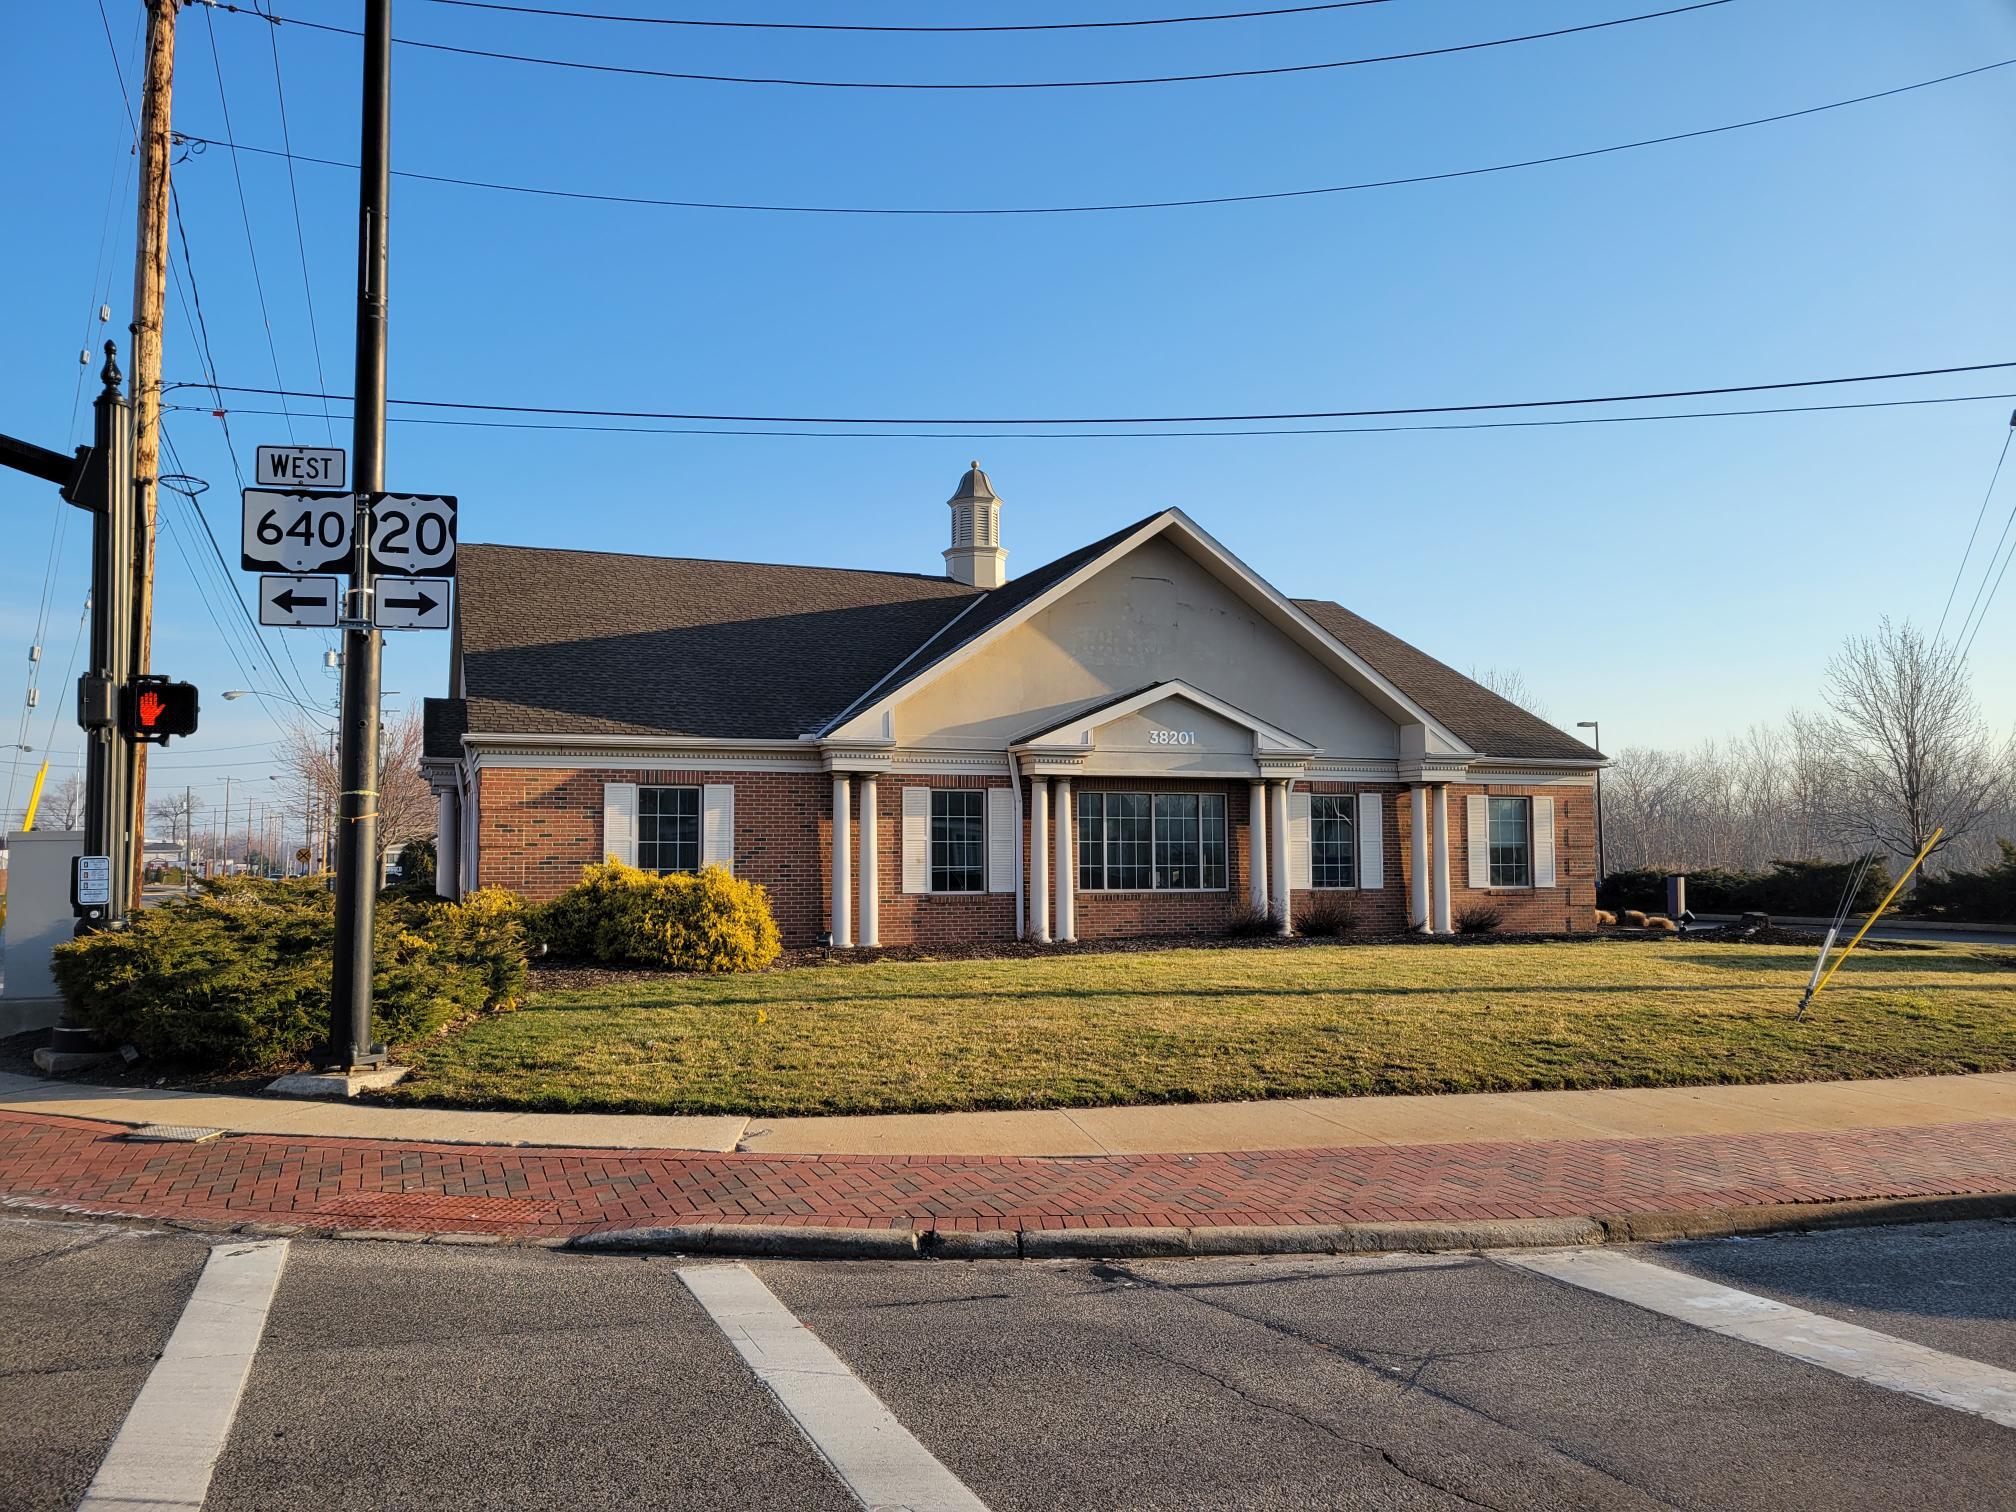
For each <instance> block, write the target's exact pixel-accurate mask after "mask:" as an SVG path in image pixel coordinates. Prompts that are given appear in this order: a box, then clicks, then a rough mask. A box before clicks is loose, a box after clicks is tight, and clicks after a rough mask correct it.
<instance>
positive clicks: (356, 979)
mask: <svg viewBox="0 0 2016 1512" xmlns="http://www.w3.org/2000/svg"><path fill="white" fill-rule="evenodd" d="M362 137H363V139H362V144H361V147H362V150H361V155H360V156H359V158H358V162H359V164H360V165H361V168H360V171H359V173H358V178H357V376H356V380H355V383H354V385H353V387H352V389H351V392H352V394H354V395H355V399H354V401H353V403H352V406H351V408H352V412H353V417H354V418H353V421H352V432H351V447H352V450H353V452H354V464H355V468H356V471H355V472H354V473H353V474H352V475H351V479H350V486H351V489H352V490H353V492H354V494H355V497H356V515H357V519H356V532H355V535H354V536H353V537H352V540H353V542H354V545H353V549H352V552H351V559H350V593H349V602H348V604H347V606H346V610H345V615H344V618H345V621H346V626H345V629H344V633H343V703H342V711H341V718H340V720H339V724H338V733H339V737H340V740H341V750H340V752H339V753H338V759H337V772H338V780H337V787H338V789H339V791H338V794H337V825H336V958H335V971H334V977H333V982H332V988H333V991H332V994H331V1002H330V1011H329V1049H328V1055H327V1058H326V1064H327V1069H329V1070H332V1071H353V1070H358V1069H362V1068H365V1067H370V1066H379V1065H383V1064H384V1062H385V1051H384V1047H383V1046H380V1045H377V1044H374V1043H373V1041H372V1038H371V976H372V969H373V965H374V960H373V949H372V946H373V936H374V934H375V927H374V926H375V923H376V915H377V905H378V883H379V880H380V879H379V875H378V698H379V663H380V652H381V640H380V636H379V633H378V631H377V630H376V629H374V628H373V627H372V623H371V591H372V590H371V518H370V506H369V504H368V503H367V502H366V501H367V500H368V499H369V498H370V496H371V495H372V494H374V493H378V492H382V491H383V490H384V487H385V344H386V343H385V336H386V332H385V269H386V249H387V238H386V230H385V215H386V210H387V207H388V205H389V203H390V201H391V197H392V151H391V148H392V0H367V4H366V6H365V11H364V101H363V134H362Z"/></svg>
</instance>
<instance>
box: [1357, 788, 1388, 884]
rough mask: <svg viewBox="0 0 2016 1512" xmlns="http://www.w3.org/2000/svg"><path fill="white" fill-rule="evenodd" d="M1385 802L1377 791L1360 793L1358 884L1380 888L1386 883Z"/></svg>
mask: <svg viewBox="0 0 2016 1512" xmlns="http://www.w3.org/2000/svg"><path fill="white" fill-rule="evenodd" d="M1383 808H1384V804H1383V803H1382V802H1381V801H1380V795H1379V794H1377V793H1360V794H1359V795H1358V823H1357V824H1356V825H1355V826H1354V828H1355V829H1356V830H1357V836H1358V885H1359V887H1360V888H1366V889H1374V890H1376V889H1378V888H1381V887H1384V886H1385V885H1386V837H1385V833H1384V831H1383V830H1382V829H1381V826H1380V820H1381V817H1382V813H1381V811H1382V809H1383Z"/></svg>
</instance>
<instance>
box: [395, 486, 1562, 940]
mask: <svg viewBox="0 0 2016 1512" xmlns="http://www.w3.org/2000/svg"><path fill="white" fill-rule="evenodd" d="M949 503H950V506H951V513H952V544H951V546H950V547H949V548H948V549H947V550H946V551H945V553H944V557H945V564H946V572H945V574H944V575H943V576H925V575H922V574H912V573H901V572H860V571H849V570H841V569H836V568H824V567H788V566H768V565H759V564H753V563H744V562H713V561H699V560H694V559H689V558H677V557H643V556H626V555H616V554H613V553H601V552H579V551H561V550H544V549H532V548H522V547H510V546H464V547H463V548H462V549H461V553H460V569H459V570H460V573H461V585H460V592H459V595H458V599H457V603H456V620H455V631H454V637H453V648H452V654H451V672H450V678H451V687H450V696H449V697H447V698H438V699H429V700H428V701H427V709H426V721H427V757H426V761H425V768H426V771H427V774H428V777H429V779H430V780H431V782H432V783H433V785H434V790H435V793H436V795H437V797H438V799H439V803H440V854H441V865H440V877H441V884H440V885H441V888H442V890H443V891H444V892H448V893H450V894H451V895H453V894H459V892H460V891H462V890H463V889H467V888H472V887H477V886H484V887H507V888H510V889H512V890H514V891H517V892H521V893H524V894H526V895H527V896H529V897H533V898H545V897H551V896H552V895H553V894H555V893H557V892H559V891H560V890H561V889H563V888H565V887H567V886H569V885H571V884H572V883H573V882H574V881H575V880H576V879H577V878H578V876H579V874H580V870H581V867H582V866H583V865H584V864H585V863H588V862H592V861H596V860H599V859H601V858H602V857H603V856H604V855H605V854H606V855H615V856H617V857H620V858H621V859H623V860H625V861H631V862H634V863H635V864H637V865H640V866H644V867H648V868H654V869H660V870H682V869H691V868H695V867H698V866H701V865H703V864H706V863H709V862H719V863H720V864H722V865H724V866H727V867H729V868H731V869H732V870H733V871H734V872H735V873H736V874H737V875H739V876H742V877H747V878H752V879H754V880H755V881H758V882H761V883H762V884H763V885H764V886H765V887H767V888H768V889H769V891H770V894H771V899H772V903H773V906H774V907H775V909H776V913H777V920H778V924H779V926H780V927H781V929H782V931H783V934H784V938H785V940H786V942H787V943H788V944H793V945H807V944H812V943H815V942H817V941H818V940H820V939H821V938H822V937H825V936H828V935H830V936H831V938H832V939H833V941H834V942H835V943H838V944H843V945H870V946H872V945H891V944H905V943H912V942H924V943H932V942H939V943H951V942H957V941H966V940H979V939H1012V938H1015V937H1016V936H1018V935H1025V936H1028V937H1030V938H1034V939H1038V940H1049V939H1074V938H1081V937H1087V938H1089V937H1097V936H1108V935H1122V934H1139V933H1164V932H1170V931H1207V930H1216V929H1218V928H1221V927H1222V926H1223V925H1224V923H1225V922H1226V920H1227V918H1228V917H1229V916H1230V915H1231V913H1232V912H1233V911H1234V910H1235V909H1236V908H1239V907H1241V906H1244V905H1248V904H1251V905H1253V906H1257V907H1259V908H1262V909H1266V910H1269V911H1271V912H1272V913H1273V914H1274V915H1275V916H1276V917H1277V918H1278V919H1279V920H1280V921H1281V925H1280V927H1281V928H1283V930H1284V931H1285V930H1286V929H1287V928H1289V927H1291V926H1292V921H1293V918H1294V915H1295V913H1296V912H1297V911H1299V910H1301V909H1303V908H1304V907H1305V906H1306V905H1307V904H1308V903H1309V902H1310V901H1311V900H1313V899H1318V898H1320V897H1322V896H1323V895H1324V894H1326V893H1339V894H1348V895H1349V897H1350V898H1351V899H1352V901H1353V905H1354V908H1355V910H1356V913H1357V915H1358V917H1359V918H1360V919H1361V920H1362V921H1363V922H1364V923H1366V924H1368V925H1371V926H1374V927H1386V928H1396V929H1397V928H1400V927H1403V926H1411V927H1414V928H1420V929H1426V930H1429V931H1434V932H1441V931H1447V930H1449V929H1450V928H1451V925H1452V920H1453V917H1454V915H1455V913H1456V912H1458V911H1460V910H1461V909H1462V908H1463V906H1464V905H1465V904H1466V903H1468V902H1472V901H1477V900H1482V899H1488V900H1489V901H1490V902H1491V903H1493V904H1495V905H1497V906H1498V907H1499V908H1500V909H1501V911H1502V912H1503V914H1504V917H1505V921H1506V925H1505V927H1508V928H1514V929H1536V930H1538V929H1545V930H1556V929H1586V928H1589V927H1590V926H1591V925H1592V924H1593V922H1594V920H1593V910H1594V907H1595V883H1596V875H1595V871H1596V869H1595V853H1596V844H1595V840H1596V836H1595V811H1594V802H1593V799H1594V780H1595V772H1596V769H1597V767H1599V766H1600V765H1601V764H1602V758H1601V757H1600V756H1599V755H1598V754H1597V753H1596V752H1595V751H1593V750H1591V749H1590V748H1589V747H1587V746H1585V745H1583V744H1582V743H1581V742H1579V741H1577V740H1575V739H1573V738H1571V737H1569V736H1568V735H1565V734H1563V733H1562V732H1561V731H1559V730H1556V729H1554V728H1553V727H1552V726H1550V725H1548V724H1546V723H1545V722H1544V721H1542V720H1540V719H1537V718H1535V717H1534V716H1533V715H1531V714H1529V713H1527V712H1526V711H1525V710H1523V709H1521V708H1519V707H1517V706H1516V705H1514V704H1511V703H1508V702H1507V701H1506V700H1504V699H1502V698H1499V697H1498V696H1497V695H1495V694H1493V693H1491V692H1489V691H1488V690H1486V689H1484V688H1482V687H1480V686H1478V685H1477V684H1476V683H1474V682H1472V681H1471V680H1470V679H1468V678H1466V677H1463V676H1461V675H1460V674H1458V673H1456V672H1455V671H1452V670H1451V669H1450V668H1448V667H1446V666H1444V665H1442V664H1441V663H1440V662H1437V661H1435V660H1434V659H1433V658H1431V657H1429V656H1427V655H1425V654H1424V653H1422V652H1420V651H1417V650H1416V649H1414V648H1413V647H1412V646H1410V645H1408V644H1407V643H1406V642H1404V641H1401V640H1399V639H1397V638H1395V637H1394V636H1392V635H1389V634H1388V633H1386V632H1385V631H1383V630H1381V629H1379V628H1378V627H1376V626H1374V625H1371V624H1368V623H1367V622H1366V621H1364V620H1362V619H1360V618H1358V616H1357V615H1355V614H1353V613H1351V611H1350V610H1348V609H1345V608H1344V607H1342V606H1341V605H1338V604H1335V603H1331V602H1329V601H1328V600H1322V599H1289V598H1286V597H1284V596H1283V595H1282V594H1281V593H1280V592H1278V591H1277V590H1276V589H1275V588H1273V587H1272V586H1271V585H1269V584H1268V583H1266V582H1265V581H1263V580H1262V579H1260V578H1259V577H1258V576H1256V575H1255V574H1254V573H1253V572H1252V571H1251V570H1250V569H1249V568H1247V567H1246V566H1245V565H1244V564H1243V563H1241V562H1240V561H1239V560H1238V558H1236V557H1234V556H1233V555H1232V554H1231V553H1230V552H1229V551H1227V550H1226V549H1225V548H1224V547H1223V546H1221V545H1220V544H1219V543H1218V542H1217V541H1216V540H1215V539H1213V538H1212V537H1211V536H1210V535H1208V534H1206V533H1205V532H1204V531H1203V530H1202V529H1201V528H1200V527H1199V526H1198V525H1197V524H1196V523H1195V522H1194V521H1192V520H1191V519H1190V518H1189V517H1188V516H1186V515H1185V514H1183V513H1182V511H1180V510H1174V509H1170V510H1164V511H1162V512H1161V513H1159V514H1155V515H1151V516H1150V517H1149V518H1147V519H1145V520H1141V521H1138V522H1136V523H1135V524H1132V525H1129V526H1128V527H1127V528H1125V529H1124V530H1120V531H1116V532H1115V533H1114V534H1112V535H1110V536H1107V537H1106V538H1105V539H1103V540H1100V541H1095V542H1093V543H1092V544H1091V545H1089V546H1086V547H1083V548H1081V549H1080V550H1077V551H1074V552H1072V553H1070V554H1069V555H1068V556H1065V557H1062V558H1060V559H1058V560H1057V561H1054V562H1051V563H1050V564H1048V565H1047V566H1044V567H1041V568H1039V569H1037V570H1036V571H1034V572H1031V573H1029V574H1027V575H1025V576H1022V577H1019V578H1015V579H1012V580H1011V579H1009V578H1008V577H1007V575H1006V571H1005V565H1006V557H1007V553H1006V552H1005V551H1004V550H1003V549H1002V546H1001V531H1000V509H1001V504H1000V500H999V499H998V498H997V497H996V495H995V494H994V491H993V489H992V487H991V486H990V484H989V482H988V479H987V476H986V474H985V473H983V472H981V471H980V469H979V467H978V465H977V464H976V465H975V466H974V468H973V469H972V470H971V471H969V472H968V473H967V474H966V475H965V477H964V478H963V479H961V481H960V484H959V488H958V490H957V492H955V493H954V495H953V496H952V498H951V500H950V501H949ZM836 835H838V836H839V837H840V838H841V842H842V843H839V844H835V836H836Z"/></svg>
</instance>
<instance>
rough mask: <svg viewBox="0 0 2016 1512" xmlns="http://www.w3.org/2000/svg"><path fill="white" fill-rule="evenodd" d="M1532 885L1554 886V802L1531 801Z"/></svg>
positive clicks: (1550, 800)
mask: <svg viewBox="0 0 2016 1512" xmlns="http://www.w3.org/2000/svg"><path fill="white" fill-rule="evenodd" d="M1533 885H1534V886H1535V887H1552V886H1553V885H1554V800H1553V799H1552V798H1535V799H1534V800H1533Z"/></svg>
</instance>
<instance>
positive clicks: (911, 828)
mask: <svg viewBox="0 0 2016 1512" xmlns="http://www.w3.org/2000/svg"><path fill="white" fill-rule="evenodd" d="M903 891H905V892H906V893H928V892H929V891H931V789H929V788H926V787H906V788H905V789H903Z"/></svg>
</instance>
